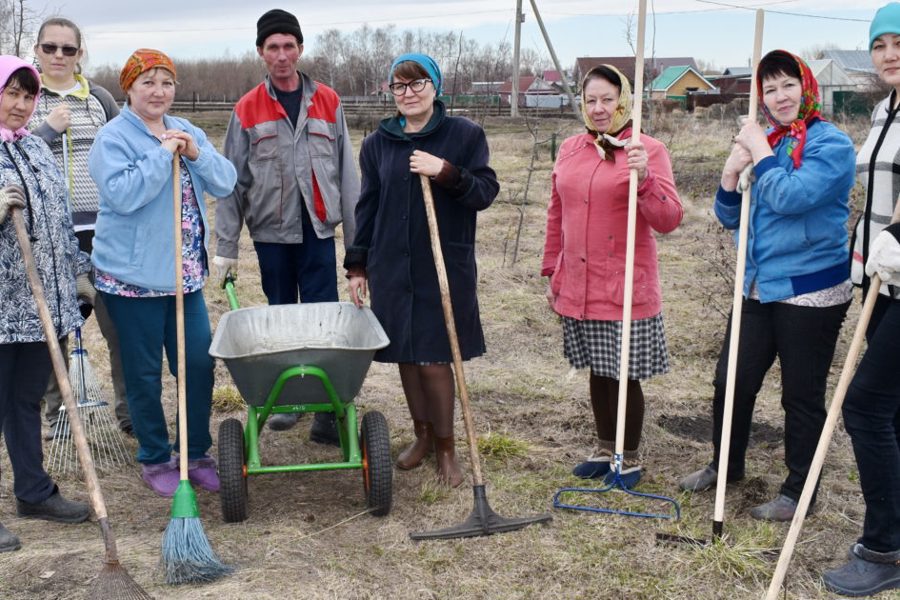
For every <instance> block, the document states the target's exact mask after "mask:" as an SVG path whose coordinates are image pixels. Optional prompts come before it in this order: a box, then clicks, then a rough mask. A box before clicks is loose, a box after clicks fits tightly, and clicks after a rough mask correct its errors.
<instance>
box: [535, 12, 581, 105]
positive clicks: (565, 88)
mask: <svg viewBox="0 0 900 600" xmlns="http://www.w3.org/2000/svg"><path fill="white" fill-rule="evenodd" d="M531 10H533V11H534V18H535V19H537V22H538V27H540V28H541V33H542V34H543V36H544V42H545V43H546V44H547V50H549V51H550V58H551V59H553V66H554V67H556V71H557V72H558V73H559V76H560V79H561V81H562V85H563V91H565V92H566V95H567V96H568V97H569V106H570V107H571V108H572V114H574V115H575V119H576V120H578V121H580V120H581V111H580V110H579V109H578V107H577V106H576V105H575V95H574V94H573V93H572V88H570V87H569V82H568V81H566V74H565V72H564V71H563V70H562V67H561V66H560V64H559V59H558V58H556V51H555V50H554V49H553V43H552V42H550V35H549V34H548V33H547V28H546V27H544V20H543V19H541V13H539V12H538V7H537V1H536V0H531Z"/></svg>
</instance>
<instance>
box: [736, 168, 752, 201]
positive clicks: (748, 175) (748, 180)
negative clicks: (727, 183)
mask: <svg viewBox="0 0 900 600" xmlns="http://www.w3.org/2000/svg"><path fill="white" fill-rule="evenodd" d="M754 181H756V172H755V171H754V170H753V164H752V163H751V164H749V165H747V166H746V167H744V170H743V171H741V174H740V176H739V177H738V182H737V189H736V190H735V191H736V192H737V193H738V194H743V193H744V192H745V191H747V190H749V189H750V188H751V187H752V186H753V182H754Z"/></svg>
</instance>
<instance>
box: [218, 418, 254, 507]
mask: <svg viewBox="0 0 900 600" xmlns="http://www.w3.org/2000/svg"><path fill="white" fill-rule="evenodd" d="M219 484H220V489H219V500H220V502H221V503H222V518H223V519H225V522H226V523H238V522H240V521H244V520H246V519H247V476H246V475H245V474H244V427H243V425H241V422H240V421H238V420H237V419H225V420H224V421H222V424H221V425H219Z"/></svg>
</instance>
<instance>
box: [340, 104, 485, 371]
mask: <svg viewBox="0 0 900 600" xmlns="http://www.w3.org/2000/svg"><path fill="white" fill-rule="evenodd" d="M414 150H422V151H424V152H428V153H429V154H433V155H435V156H437V157H440V158H443V159H445V160H446V161H448V162H449V163H450V164H451V165H453V166H454V167H455V169H453V170H452V171H453V173H452V177H451V178H450V179H449V180H445V179H444V178H439V179H438V181H435V182H433V184H432V191H433V195H434V202H435V210H436V212H437V221H438V228H439V230H440V237H441V248H442V251H443V254H444V262H445V263H446V267H447V279H448V280H449V283H450V297H451V302H452V304H453V313H454V316H455V319H456V331H457V335H458V336H459V343H460V352H461V354H462V357H463V359H464V360H466V359H469V358H474V357H476V356H480V355H482V354H483V353H484V351H485V347H484V334H483V332H482V330H481V319H480V317H479V312H478V298H477V296H476V293H475V291H476V282H477V280H478V274H477V267H476V265H475V226H476V215H477V211H479V210H483V209H485V208H487V207H488V206H490V205H491V203H492V202H493V201H494V198H495V197H496V196H497V192H498V191H499V185H498V183H497V177H496V174H495V173H494V171H493V170H492V169H491V168H490V167H488V154H489V152H488V145H487V140H486V138H485V135H484V130H482V129H481V127H479V126H478V125H476V124H475V123H473V122H472V121H469V120H468V119H464V118H460V117H448V116H446V115H445V111H444V107H443V105H442V104H441V103H440V102H439V101H436V102H435V114H434V116H433V117H432V119H431V121H430V122H429V123H428V125H427V126H426V127H425V128H424V129H422V131H420V132H417V133H413V134H409V135H407V134H405V133H404V132H403V131H402V127H401V126H400V123H399V119H398V118H397V117H393V118H391V119H385V120H384V121H382V123H381V126H380V127H379V129H378V130H377V131H376V132H374V133H373V134H372V135H370V136H368V137H367V138H366V139H365V141H363V145H362V150H361V151H360V155H359V162H360V167H361V170H362V190H361V192H360V198H359V203H358V204H357V205H356V236H355V238H354V240H353V245H352V246H351V247H350V248H349V249H348V251H347V256H346V259H345V261H344V266H345V267H347V268H352V267H362V268H364V269H365V271H366V276H367V277H368V284H369V291H370V294H371V302H372V311H373V312H374V313H375V315H376V316H377V317H378V320H379V321H380V322H381V324H382V326H383V327H384V330H385V332H386V333H387V335H388V337H389V338H390V340H391V343H390V345H389V346H388V347H387V348H385V349H383V350H380V351H379V352H378V353H377V354H376V355H375V360H378V361H381V362H451V361H452V357H451V354H450V344H449V341H448V338H447V330H446V326H445V324H444V316H443V312H442V308H441V294H440V289H439V287H438V280H437V273H436V271H435V267H434V257H433V255H432V252H431V242H430V239H429V235H428V221H427V220H426V216H425V204H424V200H423V196H422V187H421V185H420V181H419V176H418V175H417V174H415V173H410V171H409V157H410V155H411V154H412V153H413V151H414ZM442 175H443V174H442ZM442 184H443V185H442Z"/></svg>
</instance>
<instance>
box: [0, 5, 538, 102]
mask: <svg viewBox="0 0 900 600" xmlns="http://www.w3.org/2000/svg"><path fill="white" fill-rule="evenodd" d="M2 1H9V0H0V2H2ZM17 1H21V0H17ZM305 48H306V52H305V53H304V55H303V57H302V59H301V61H300V70H301V71H303V72H305V73H308V74H309V75H310V76H311V77H312V78H313V79H316V80H318V81H322V82H324V83H326V84H327V85H329V86H331V87H332V88H334V89H335V90H336V91H337V92H338V93H339V94H341V95H345V96H347V95H349V96H367V95H370V94H373V93H377V92H378V91H379V90H380V89H381V84H382V83H383V82H385V81H386V80H387V74H388V69H389V68H390V65H391V61H392V60H393V59H394V58H395V57H397V56H398V55H400V54H403V53H406V52H424V53H425V54H429V55H430V56H432V57H434V58H435V60H437V61H438V63H439V64H440V66H441V70H442V72H443V74H444V90H445V93H447V94H461V93H464V92H465V91H467V90H469V89H470V88H471V83H472V82H473V81H505V80H506V79H509V77H510V74H511V73H512V48H511V45H510V44H509V43H508V42H506V41H498V42H496V43H494V44H489V43H488V44H479V43H478V42H477V41H476V40H473V39H470V38H466V37H465V35H464V34H463V33H461V32H455V31H448V32H425V31H422V30H418V31H410V30H404V31H397V29H396V28H395V26H394V25H388V26H385V27H378V28H372V27H369V26H368V25H364V26H362V27H360V28H358V29H356V30H355V31H352V32H341V31H339V30H337V29H330V30H328V31H326V32H324V33H323V34H321V35H318V36H316V38H315V40H314V41H313V43H311V44H310V43H309V42H307V43H306V44H305ZM172 59H173V60H174V61H175V65H176V66H177V68H178V80H179V83H180V85H179V89H178V98H179V99H181V100H190V99H192V98H196V99H197V100H199V101H226V102H234V101H236V100H237V99H238V98H240V97H241V95H243V94H244V93H245V92H246V91H247V90H248V89H250V88H251V87H253V86H254V85H256V84H257V83H259V82H260V81H261V80H262V78H263V77H264V75H265V65H264V64H263V62H262V60H261V59H260V58H259V56H257V54H256V50H255V49H248V51H247V52H246V53H245V54H243V55H241V56H239V57H229V56H223V57H219V58H201V59H197V58H193V59H192V58H187V59H185V58H179V57H177V56H173V57H172ZM520 64H521V69H522V70H521V73H522V74H523V75H534V74H539V73H541V72H543V70H544V69H547V68H550V66H549V65H550V64H551V62H550V60H549V58H548V57H547V56H546V55H545V54H543V53H539V52H537V51H535V50H532V49H523V50H522V52H521V59H520ZM120 68H121V65H106V66H102V67H99V68H97V69H94V70H93V71H92V72H90V73H88V75H89V76H90V77H91V78H92V79H94V80H95V81H96V82H97V83H99V84H100V85H102V86H103V87H105V88H107V89H108V90H109V91H110V92H112V93H113V95H117V94H118V95H119V96H121V92H120V91H119V84H118V81H119V69H120ZM120 99H121V98H120Z"/></svg>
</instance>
